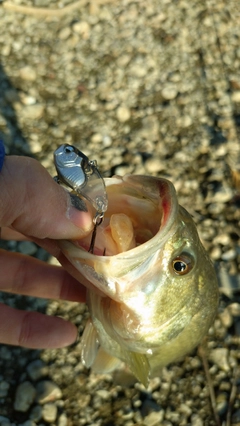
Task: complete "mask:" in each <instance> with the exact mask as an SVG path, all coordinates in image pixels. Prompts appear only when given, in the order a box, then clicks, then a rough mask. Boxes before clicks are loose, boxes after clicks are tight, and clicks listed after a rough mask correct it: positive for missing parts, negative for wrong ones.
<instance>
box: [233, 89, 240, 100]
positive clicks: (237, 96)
mask: <svg viewBox="0 0 240 426" xmlns="http://www.w3.org/2000/svg"><path fill="white" fill-rule="evenodd" d="M232 101H233V102H236V103H238V102H240V90H237V91H236V92H233V94H232Z"/></svg>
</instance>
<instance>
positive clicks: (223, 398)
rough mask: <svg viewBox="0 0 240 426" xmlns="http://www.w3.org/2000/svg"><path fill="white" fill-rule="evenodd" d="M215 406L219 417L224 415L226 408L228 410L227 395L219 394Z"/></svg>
mask: <svg viewBox="0 0 240 426" xmlns="http://www.w3.org/2000/svg"><path fill="white" fill-rule="evenodd" d="M216 405H217V407H216V408H217V412H218V414H219V415H220V416H222V415H223V414H225V413H226V411H227V408H228V398H227V394H226V393H224V392H222V393H220V394H218V395H217V398H216Z"/></svg>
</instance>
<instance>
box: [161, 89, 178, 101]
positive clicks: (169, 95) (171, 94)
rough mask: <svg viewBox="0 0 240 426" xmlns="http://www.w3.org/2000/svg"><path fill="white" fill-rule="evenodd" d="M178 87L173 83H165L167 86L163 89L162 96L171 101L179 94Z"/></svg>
mask: <svg viewBox="0 0 240 426" xmlns="http://www.w3.org/2000/svg"><path fill="white" fill-rule="evenodd" d="M177 93H178V92H177V89H176V88H175V86H172V85H165V87H164V88H163V89H162V97H163V98H164V99H166V100H167V101H171V100H172V99H175V98H176V96H177Z"/></svg>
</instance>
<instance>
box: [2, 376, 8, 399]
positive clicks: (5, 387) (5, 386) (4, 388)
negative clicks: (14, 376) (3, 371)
mask: <svg viewBox="0 0 240 426" xmlns="http://www.w3.org/2000/svg"><path fill="white" fill-rule="evenodd" d="M9 388H10V384H9V383H8V382H6V381H5V380H3V381H2V382H0V398H5V396H7V394H8V389H9Z"/></svg>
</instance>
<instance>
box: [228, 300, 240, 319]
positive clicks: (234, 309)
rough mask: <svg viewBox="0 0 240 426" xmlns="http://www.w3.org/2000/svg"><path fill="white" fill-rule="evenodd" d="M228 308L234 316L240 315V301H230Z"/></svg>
mask: <svg viewBox="0 0 240 426" xmlns="http://www.w3.org/2000/svg"><path fill="white" fill-rule="evenodd" d="M228 309H229V311H230V313H231V315H232V316H234V317H240V303H230V305H228Z"/></svg>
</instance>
